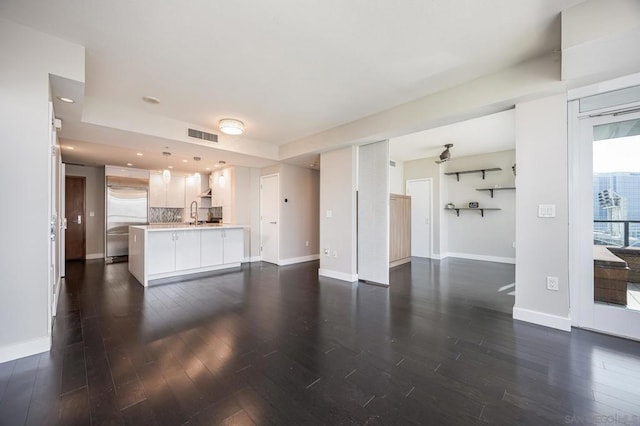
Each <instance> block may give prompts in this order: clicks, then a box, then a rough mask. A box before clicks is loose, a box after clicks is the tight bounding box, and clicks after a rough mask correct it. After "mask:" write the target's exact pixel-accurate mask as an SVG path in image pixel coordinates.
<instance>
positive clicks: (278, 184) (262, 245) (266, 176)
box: [260, 171, 280, 264]
mask: <svg viewBox="0 0 640 426" xmlns="http://www.w3.org/2000/svg"><path fill="white" fill-rule="evenodd" d="M272 177H275V178H277V180H278V181H277V187H276V192H277V194H276V200H277V203H278V204H277V208H276V215H277V217H276V226H277V229H276V259H275V260H276V261H277V262H280V172H279V171H278V172H276V173H270V174H268V175H262V176H260V257H261V258H262V248H263V247H264V244H263V241H262V238H263V233H262V232H263V231H262V222H263V220H262V217H263V211H262V210H263V208H262V207H263V196H262V192H263V188H262V182H263V181H264V179H266V178H272ZM276 264H279V263H276Z"/></svg>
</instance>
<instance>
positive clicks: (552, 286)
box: [547, 277, 560, 291]
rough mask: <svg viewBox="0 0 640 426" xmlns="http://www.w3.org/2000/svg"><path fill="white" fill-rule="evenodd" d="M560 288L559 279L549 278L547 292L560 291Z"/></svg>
mask: <svg viewBox="0 0 640 426" xmlns="http://www.w3.org/2000/svg"><path fill="white" fill-rule="evenodd" d="M559 288H560V283H559V281H558V277H547V290H551V291H558V289H559Z"/></svg>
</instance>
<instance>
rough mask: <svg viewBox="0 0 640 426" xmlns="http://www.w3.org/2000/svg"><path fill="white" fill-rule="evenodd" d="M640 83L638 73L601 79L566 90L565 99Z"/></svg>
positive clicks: (575, 98)
mask: <svg viewBox="0 0 640 426" xmlns="http://www.w3.org/2000/svg"><path fill="white" fill-rule="evenodd" d="M638 85H640V73H637V74H630V75H626V76H624V77H620V78H614V79H613V80H607V81H602V82H600V83H596V84H590V85H588V86H583V87H578V88H575V89H571V90H568V91H567V100H568V101H573V100H577V99H580V98H584V97H587V96H592V95H598V94H600V93H605V92H611V91H613V90H619V89H625V88H627V87H633V86H638Z"/></svg>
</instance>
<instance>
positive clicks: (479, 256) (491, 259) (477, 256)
mask: <svg viewBox="0 0 640 426" xmlns="http://www.w3.org/2000/svg"><path fill="white" fill-rule="evenodd" d="M447 257H457V258H460V259H469V260H482V261H484V262H498V263H510V264H512V265H515V264H516V259H515V258H513V257H499V256H485V255H482V254H470V253H447V254H446V256H443V257H442V258H443V259H444V258H447Z"/></svg>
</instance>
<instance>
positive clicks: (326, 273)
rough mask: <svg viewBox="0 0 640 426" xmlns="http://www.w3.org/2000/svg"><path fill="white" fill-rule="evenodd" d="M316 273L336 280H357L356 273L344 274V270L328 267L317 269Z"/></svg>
mask: <svg viewBox="0 0 640 426" xmlns="http://www.w3.org/2000/svg"><path fill="white" fill-rule="evenodd" d="M318 275H319V276H321V277H327V278H335V279H336V280H341V281H347V282H350V283H352V282H354V281H358V274H345V273H344V272H338V271H332V270H330V269H322V268H320V269H318Z"/></svg>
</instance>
